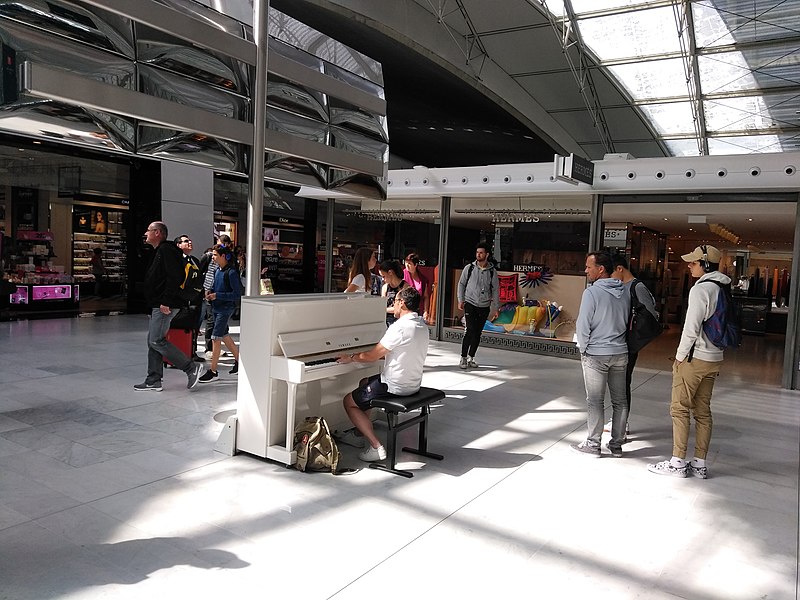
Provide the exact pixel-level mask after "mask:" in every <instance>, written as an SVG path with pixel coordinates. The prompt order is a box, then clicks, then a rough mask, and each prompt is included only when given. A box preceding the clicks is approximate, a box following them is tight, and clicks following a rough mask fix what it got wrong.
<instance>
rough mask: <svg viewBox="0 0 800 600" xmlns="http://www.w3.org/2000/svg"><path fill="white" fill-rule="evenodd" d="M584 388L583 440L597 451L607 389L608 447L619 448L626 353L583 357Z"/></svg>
mask: <svg viewBox="0 0 800 600" xmlns="http://www.w3.org/2000/svg"><path fill="white" fill-rule="evenodd" d="M581 366H582V367H583V384H584V386H585V387H586V405H587V408H588V416H587V419H586V425H587V428H588V430H589V434H588V437H587V438H586V439H587V441H588V442H589V445H590V446H591V447H593V448H599V447H600V438H601V436H602V435H603V423H604V422H605V399H606V387H608V392H609V394H610V395H611V407H612V410H613V414H612V417H611V441H610V442H609V443H608V445H609V447H612V448H614V447H615V448H621V447H622V442H623V441H624V440H625V425H626V423H627V422H628V400H627V398H626V395H625V371H626V369H627V366H628V353H627V352H626V353H625V354H610V355H607V356H606V355H597V354H582V355H581Z"/></svg>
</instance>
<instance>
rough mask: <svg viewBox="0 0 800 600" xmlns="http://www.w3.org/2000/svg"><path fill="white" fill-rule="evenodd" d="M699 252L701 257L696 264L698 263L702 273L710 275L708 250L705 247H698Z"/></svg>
mask: <svg viewBox="0 0 800 600" xmlns="http://www.w3.org/2000/svg"><path fill="white" fill-rule="evenodd" d="M700 250H702V251H703V257H702V258H701V259H700V260H699V261H697V262H698V263H700V266H701V267H703V271H705V272H706V273H710V272H711V263H709V262H708V249H707V248H706V247H705V246H700Z"/></svg>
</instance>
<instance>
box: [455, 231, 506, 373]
mask: <svg viewBox="0 0 800 600" xmlns="http://www.w3.org/2000/svg"><path fill="white" fill-rule="evenodd" d="M456 295H457V296H458V310H463V311H464V321H465V325H466V330H465V331H464V339H463V341H462V342H461V361H460V362H459V364H458V366H459V367H460V368H462V369H467V368H469V369H475V368H477V366H478V363H476V362H475V353H476V352H477V351H478V344H480V343H481V332H482V331H483V326H484V324H485V323H486V320H487V319H488V318H489V317H491V320H494V319H496V318H497V311H498V309H499V308H500V284H499V282H498V277H497V269H495V267H494V264H492V262H491V261H490V260H489V247H488V245H487V244H485V243H483V242H481V243H480V244H478V245H477V246H476V247H475V262H472V263H470V264H468V265H467V266H466V267H465V268H464V270H463V271H462V272H461V278H460V279H459V280H458V290H457V292H456Z"/></svg>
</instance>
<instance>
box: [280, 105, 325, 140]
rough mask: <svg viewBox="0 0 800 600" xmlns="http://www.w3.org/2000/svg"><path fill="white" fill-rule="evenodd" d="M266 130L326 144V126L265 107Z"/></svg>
mask: <svg viewBox="0 0 800 600" xmlns="http://www.w3.org/2000/svg"><path fill="white" fill-rule="evenodd" d="M267 128H268V129H273V130H275V131H280V132H283V133H289V134H291V135H294V136H297V137H300V138H303V139H306V140H310V141H312V142H317V143H319V144H326V143H327V142H328V125H327V123H321V122H319V121H314V120H312V119H306V118H305V117H301V116H299V115H296V114H293V113H290V112H287V111H285V110H280V109H277V108H273V107H267ZM267 145H269V131H267Z"/></svg>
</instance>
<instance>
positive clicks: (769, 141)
mask: <svg viewBox="0 0 800 600" xmlns="http://www.w3.org/2000/svg"><path fill="white" fill-rule="evenodd" d="M781 151H782V144H781V141H780V139H779V137H778V136H777V135H748V136H741V137H719V138H708V153H709V154H717V155H719V154H751V153H754V152H759V153H760V152H781Z"/></svg>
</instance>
